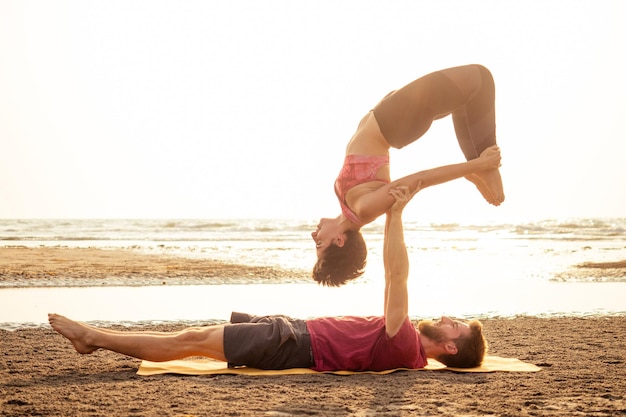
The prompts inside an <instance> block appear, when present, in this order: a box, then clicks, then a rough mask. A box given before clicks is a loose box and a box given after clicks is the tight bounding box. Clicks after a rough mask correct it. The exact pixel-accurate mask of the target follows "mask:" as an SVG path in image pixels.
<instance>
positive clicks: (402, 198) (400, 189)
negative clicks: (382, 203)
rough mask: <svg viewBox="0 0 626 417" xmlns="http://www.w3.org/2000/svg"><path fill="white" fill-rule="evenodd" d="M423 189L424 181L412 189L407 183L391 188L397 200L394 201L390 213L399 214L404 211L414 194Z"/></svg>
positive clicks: (391, 192) (391, 193)
mask: <svg viewBox="0 0 626 417" xmlns="http://www.w3.org/2000/svg"><path fill="white" fill-rule="evenodd" d="M421 189H422V181H420V182H419V183H418V184H417V187H415V190H413V191H411V190H410V189H409V187H408V186H406V185H399V186H397V187H395V188H392V189H391V190H389V194H390V195H392V196H393V198H395V199H396V202H395V203H393V205H392V206H391V208H390V209H389V213H390V214H399V213H402V210H404V207H406V205H407V203H408V202H409V201H411V199H412V198H413V196H415V194H417V193H418V192H419V191H420V190H421Z"/></svg>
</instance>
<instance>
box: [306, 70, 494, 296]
mask: <svg viewBox="0 0 626 417" xmlns="http://www.w3.org/2000/svg"><path fill="white" fill-rule="evenodd" d="M448 115H452V122H453V124H454V130H455V133H456V137H457V140H458V143H459V146H460V147H461V150H462V152H463V154H464V155H465V158H466V160H467V162H463V163H459V164H453V165H446V166H442V167H438V168H433V169H429V170H425V171H420V172H417V173H414V174H411V175H408V176H406V177H403V178H400V179H397V180H395V181H393V182H392V181H391V179H390V176H389V148H391V147H393V148H396V149H400V148H402V147H404V146H406V145H408V144H410V143H413V142H414V141H416V140H417V139H419V138H420V137H421V136H422V135H423V134H424V133H426V131H427V130H428V129H429V128H430V125H431V124H432V122H433V121H434V120H437V119H441V118H443V117H446V116H448ZM499 167H500V149H499V148H498V146H497V145H496V122H495V86H494V82H493V77H492V76H491V73H490V72H489V70H488V69H487V68H485V67H483V66H481V65H466V66H461V67H454V68H448V69H444V70H441V71H436V72H433V73H431V74H428V75H425V76H423V77H421V78H418V79H417V80H415V81H413V82H411V83H410V84H408V85H406V86H404V87H402V88H401V89H399V90H396V91H393V92H391V93H389V94H388V95H387V96H386V97H385V98H383V99H382V100H381V101H380V102H379V103H378V104H377V105H376V107H374V109H372V110H371V111H370V112H368V113H367V114H366V115H365V116H364V117H363V119H361V122H360V123H359V125H358V127H357V130H356V132H355V134H354V135H353V136H352V139H351V140H350V142H349V143H348V146H347V148H346V157H345V160H344V165H343V167H342V169H341V171H340V173H339V176H338V178H337V180H336V181H335V193H336V194H337V198H338V199H339V204H340V206H341V214H340V215H339V216H337V217H336V218H325V219H321V220H320V222H319V224H318V226H317V229H316V230H315V231H314V232H313V233H312V234H311V236H312V237H313V240H314V242H315V245H316V249H317V259H318V260H317V263H316V264H315V266H314V268H313V278H314V279H315V280H316V281H317V282H319V283H321V284H323V285H328V286H339V285H342V284H344V283H346V282H347V281H349V280H351V279H354V278H357V277H359V276H361V275H362V274H363V272H364V268H365V261H366V258H367V248H366V245H365V241H364V240H363V236H362V235H361V232H360V229H361V227H363V226H364V225H366V224H368V223H370V222H372V221H374V220H375V219H376V218H378V217H379V216H381V215H382V214H384V213H386V212H387V211H388V210H389V208H390V207H391V206H392V205H393V203H394V198H393V196H392V195H390V194H389V190H390V189H393V188H394V187H397V186H402V185H404V186H408V187H409V188H410V189H411V190H416V189H417V188H426V187H429V186H432V185H436V184H441V183H444V182H447V181H451V180H453V179H456V178H460V177H465V178H467V179H468V180H469V181H471V182H472V183H474V184H475V185H476V187H477V188H478V191H480V193H481V194H482V196H483V197H484V198H485V200H487V202H488V203H489V204H492V205H494V206H498V205H500V204H501V203H502V202H503V201H504V191H503V187H502V180H501V177H500V172H499V170H498V168H499Z"/></svg>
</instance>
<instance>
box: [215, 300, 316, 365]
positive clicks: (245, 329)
mask: <svg viewBox="0 0 626 417" xmlns="http://www.w3.org/2000/svg"><path fill="white" fill-rule="evenodd" d="M230 322H231V324H228V325H226V326H225V327H224V355H225V356H226V359H227V360H228V366H229V367H235V366H249V367H252V368H258V369H288V368H311V367H313V366H314V362H313V354H312V351H311V341H310V338H309V332H308V331H307V327H306V322H305V321H304V320H299V319H292V318H290V317H287V316H283V315H272V316H254V315H250V314H245V313H237V312H233V313H232V314H231V317H230Z"/></svg>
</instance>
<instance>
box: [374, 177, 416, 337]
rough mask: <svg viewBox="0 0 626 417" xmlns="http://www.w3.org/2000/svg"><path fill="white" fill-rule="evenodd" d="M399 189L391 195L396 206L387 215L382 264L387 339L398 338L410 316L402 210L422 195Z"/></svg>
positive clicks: (391, 192)
mask: <svg viewBox="0 0 626 417" xmlns="http://www.w3.org/2000/svg"><path fill="white" fill-rule="evenodd" d="M419 189H420V187H418V188H417V189H416V190H415V191H414V192H411V191H410V190H409V188H408V187H397V188H394V189H392V190H390V191H389V193H390V194H391V195H392V196H393V197H394V198H395V200H396V202H395V203H394V204H393V206H392V207H391V209H389V211H388V212H387V220H386V223H385V239H384V245H383V261H384V265H385V302H384V306H385V323H386V324H385V327H386V331H387V336H388V337H393V336H395V334H396V333H398V331H399V330H400V327H402V324H403V323H404V320H405V319H406V317H407V316H408V313H409V291H408V288H407V281H408V278H409V258H408V254H407V250H406V244H405V243H404V228H403V226H402V210H403V209H404V207H405V206H406V204H407V203H408V202H409V201H410V200H411V198H413V196H414V195H415V193H417V191H419Z"/></svg>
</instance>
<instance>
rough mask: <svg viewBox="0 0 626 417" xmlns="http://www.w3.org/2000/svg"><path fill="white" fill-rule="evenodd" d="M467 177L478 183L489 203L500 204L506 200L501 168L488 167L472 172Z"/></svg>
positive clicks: (477, 185) (477, 186) (479, 189)
mask: <svg viewBox="0 0 626 417" xmlns="http://www.w3.org/2000/svg"><path fill="white" fill-rule="evenodd" d="M465 178H467V179H468V180H469V181H471V182H473V183H474V185H476V188H478V191H480V193H481V194H482V196H483V197H484V198H485V200H487V202H488V203H489V204H493V205H494V206H499V205H500V204H502V202H503V201H504V190H503V187H502V178H501V177H500V170H498V169H488V170H485V171H480V172H476V173H474V174H470V175H468V176H466V177H465Z"/></svg>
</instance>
